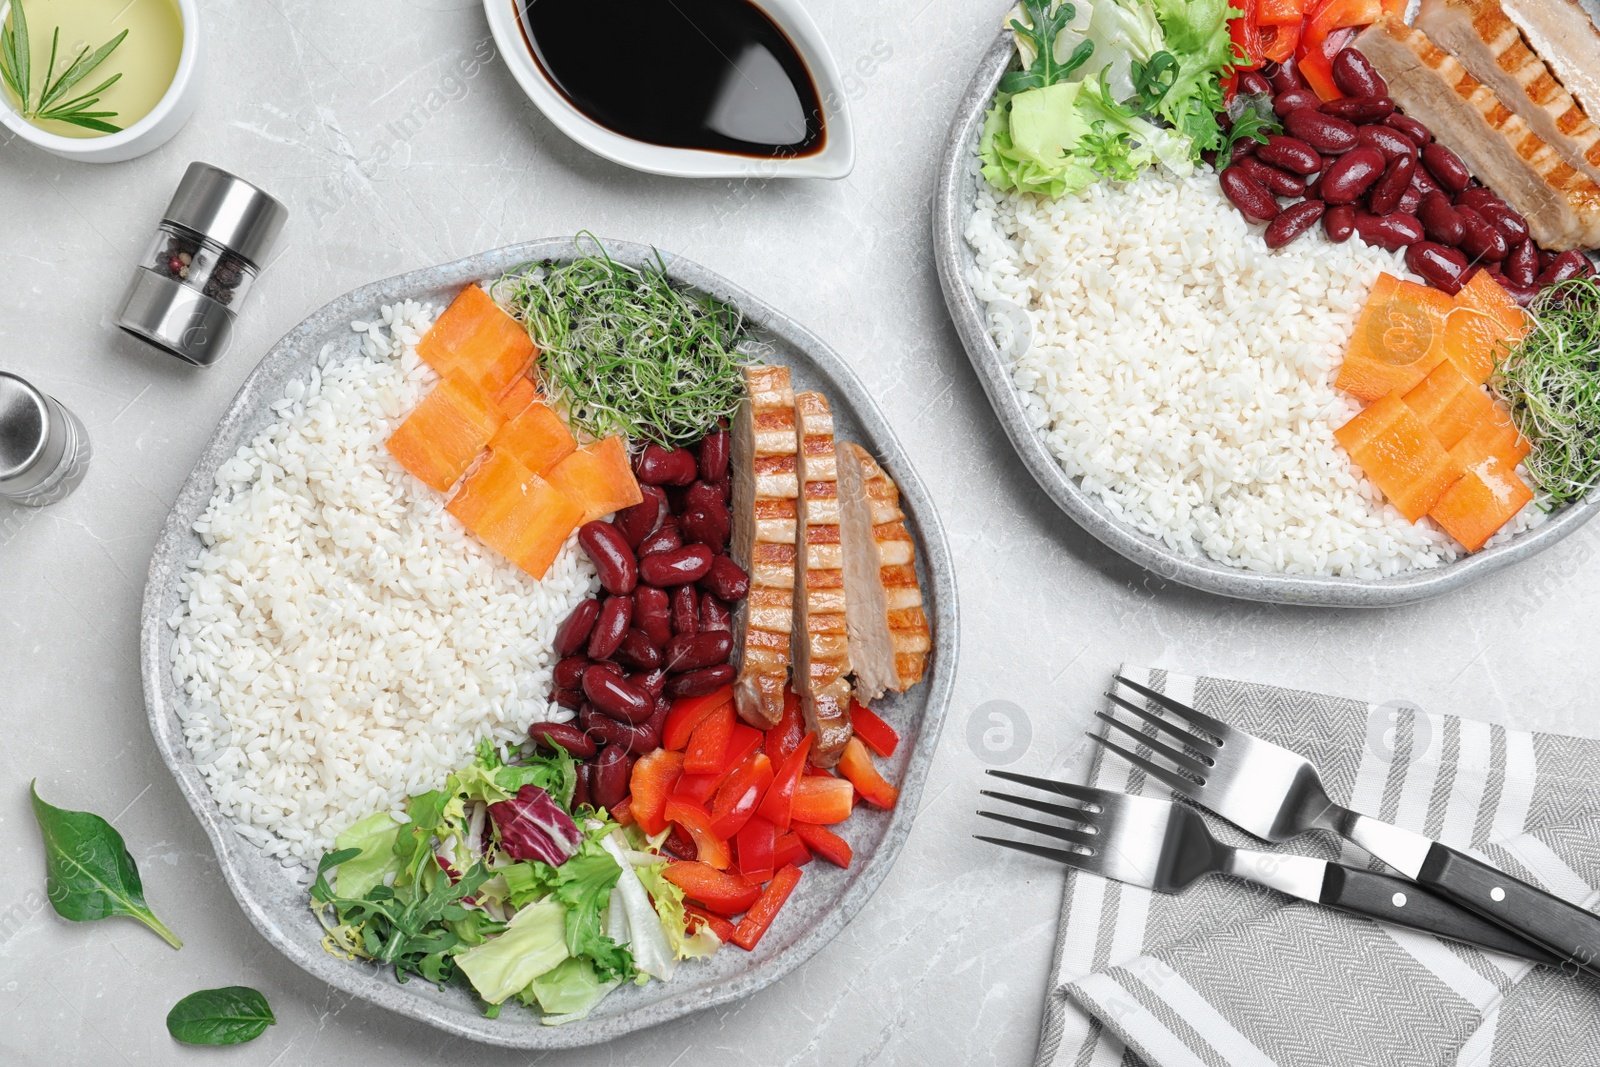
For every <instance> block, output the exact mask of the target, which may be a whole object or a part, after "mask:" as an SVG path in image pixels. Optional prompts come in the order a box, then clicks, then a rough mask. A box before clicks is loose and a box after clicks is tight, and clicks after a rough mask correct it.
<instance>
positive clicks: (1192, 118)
mask: <svg viewBox="0 0 1600 1067" xmlns="http://www.w3.org/2000/svg"><path fill="white" fill-rule="evenodd" d="M1151 2H1152V3H1153V4H1154V5H1155V9H1156V17H1157V18H1159V19H1160V20H1161V28H1162V30H1163V31H1164V32H1165V34H1166V49H1167V51H1168V52H1170V53H1171V54H1172V57H1173V59H1174V60H1175V61H1176V68H1175V69H1173V70H1172V71H1171V81H1170V82H1169V83H1167V84H1166V88H1165V90H1164V91H1163V92H1162V93H1161V96H1160V98H1159V99H1157V100H1155V101H1153V103H1152V105H1151V106H1149V107H1147V110H1149V111H1150V112H1151V113H1152V114H1155V115H1159V116H1160V117H1161V118H1163V119H1165V120H1166V121H1167V122H1169V123H1171V125H1172V127H1173V128H1174V129H1176V130H1177V131H1178V132H1179V133H1180V134H1182V135H1183V136H1185V137H1187V138H1188V139H1189V141H1190V143H1191V146H1192V149H1191V151H1192V153H1193V155H1194V158H1196V159H1198V158H1200V153H1201V152H1204V151H1206V150H1207V149H1216V148H1220V147H1221V146H1222V127H1221V126H1220V125H1219V124H1218V122H1217V113H1218V112H1220V111H1222V110H1223V108H1224V107H1225V106H1226V105H1225V103H1224V101H1223V96H1222V74H1223V72H1224V71H1226V70H1227V69H1228V68H1230V67H1231V66H1232V65H1233V60H1234V54H1233V39H1232V38H1231V37H1229V36H1228V18H1229V16H1230V15H1233V14H1238V15H1242V14H1243V12H1242V11H1237V10H1236V9H1233V8H1230V7H1229V6H1228V0H1151ZM1165 77H1166V75H1165V73H1163V74H1162V79H1163V81H1164V80H1165Z"/></svg>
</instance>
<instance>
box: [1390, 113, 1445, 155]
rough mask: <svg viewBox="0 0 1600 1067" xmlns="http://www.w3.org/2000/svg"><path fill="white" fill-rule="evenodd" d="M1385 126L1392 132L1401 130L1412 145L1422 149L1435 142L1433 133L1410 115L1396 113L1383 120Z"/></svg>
mask: <svg viewBox="0 0 1600 1067" xmlns="http://www.w3.org/2000/svg"><path fill="white" fill-rule="evenodd" d="M1383 124H1384V125H1385V126H1387V127H1389V128H1390V129H1391V130H1399V131H1400V132H1401V133H1403V134H1405V135H1406V137H1407V138H1408V139H1409V140H1410V141H1411V143H1412V144H1414V145H1416V146H1417V147H1418V148H1422V147H1423V146H1424V145H1426V144H1427V143H1428V142H1429V141H1431V140H1433V131H1432V130H1430V129H1428V127H1426V126H1424V125H1423V124H1422V123H1420V122H1418V121H1417V120H1416V119H1414V118H1412V117H1411V116H1410V115H1402V114H1400V112H1398V111H1396V112H1395V113H1394V114H1393V115H1390V116H1389V117H1388V118H1386V119H1384V120H1383Z"/></svg>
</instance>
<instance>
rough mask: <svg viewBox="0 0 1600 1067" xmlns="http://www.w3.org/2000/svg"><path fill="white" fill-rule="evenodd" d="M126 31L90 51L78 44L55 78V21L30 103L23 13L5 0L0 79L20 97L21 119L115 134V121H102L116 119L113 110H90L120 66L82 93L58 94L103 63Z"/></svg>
mask: <svg viewBox="0 0 1600 1067" xmlns="http://www.w3.org/2000/svg"><path fill="white" fill-rule="evenodd" d="M127 36H128V31H127V30H123V31H122V32H121V33H119V34H117V35H116V36H115V37H113V38H112V39H111V40H109V41H107V42H106V43H105V44H103V45H101V46H100V47H99V48H96V49H94V51H92V52H91V51H90V50H89V46H88V45H84V46H83V49H82V50H81V51H79V52H78V54H77V56H75V57H74V58H73V60H72V62H70V63H68V64H67V67H66V69H65V70H63V71H62V72H61V75H60V77H57V76H56V53H57V51H58V50H59V49H60V46H61V27H60V26H57V27H56V31H55V34H54V35H53V36H52V37H51V38H50V65H49V67H48V68H46V70H45V72H44V85H43V86H42V87H41V89H40V91H39V99H38V101H37V102H35V101H34V99H33V69H32V64H33V52H32V46H31V44H30V43H29V41H28V16H27V13H26V12H25V11H24V10H23V8H22V0H11V22H10V25H6V26H0V78H3V79H4V81H5V83H6V85H7V87H9V88H10V90H11V91H12V92H13V93H15V94H17V99H18V100H20V101H21V102H22V108H21V114H22V117H23V118H25V119H31V120H33V121H35V122H65V123H68V124H69V125H72V126H81V127H83V128H84V129H87V130H95V131H98V132H100V133H118V132H120V131H121V129H122V127H121V126H115V125H113V124H111V123H109V122H107V121H105V120H106V119H112V118H116V117H117V113H116V112H115V111H94V110H92V109H93V107H94V106H95V105H96V104H98V103H99V102H100V94H101V93H103V92H105V91H106V90H107V89H109V88H111V87H112V86H113V85H115V84H116V83H117V82H118V81H119V80H121V78H122V74H121V72H120V71H119V72H118V73H116V74H113V75H112V76H111V77H109V78H107V79H106V80H105V81H103V82H101V83H100V84H99V85H97V86H95V87H94V88H93V89H90V90H89V91H88V92H86V93H79V94H78V95H77V96H74V97H72V98H71V99H63V97H65V96H66V95H67V90H69V89H71V88H72V87H73V86H75V85H77V84H78V83H79V82H81V81H83V79H84V78H85V77H87V76H88V74H89V72H90V71H92V70H94V69H95V68H96V67H98V66H99V65H100V64H102V63H104V62H105V61H106V57H108V56H109V55H111V53H112V52H115V51H116V50H117V46H118V45H120V44H121V43H122V41H123V39H124V38H126V37H127Z"/></svg>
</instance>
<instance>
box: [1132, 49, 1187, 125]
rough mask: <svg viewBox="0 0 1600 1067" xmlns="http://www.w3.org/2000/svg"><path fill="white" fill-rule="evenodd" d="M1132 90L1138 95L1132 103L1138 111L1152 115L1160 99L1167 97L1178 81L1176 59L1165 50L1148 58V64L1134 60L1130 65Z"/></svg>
mask: <svg viewBox="0 0 1600 1067" xmlns="http://www.w3.org/2000/svg"><path fill="white" fill-rule="evenodd" d="M1132 76H1133V88H1134V91H1135V92H1136V93H1137V94H1138V95H1137V96H1136V97H1135V98H1134V100H1133V101H1132V103H1133V105H1134V106H1135V107H1137V108H1138V109H1139V110H1140V111H1144V112H1149V113H1152V114H1153V113H1154V112H1155V109H1156V105H1157V104H1158V103H1160V102H1161V98H1162V97H1163V96H1166V95H1167V91H1168V90H1169V89H1171V88H1172V86H1173V84H1174V83H1175V82H1176V81H1177V79H1178V59H1177V57H1176V56H1174V55H1173V54H1172V53H1171V52H1168V51H1167V50H1166V49H1162V50H1161V51H1159V52H1157V53H1155V54H1154V55H1152V56H1151V57H1150V62H1148V63H1141V62H1139V60H1137V59H1135V60H1134V61H1133V64H1132Z"/></svg>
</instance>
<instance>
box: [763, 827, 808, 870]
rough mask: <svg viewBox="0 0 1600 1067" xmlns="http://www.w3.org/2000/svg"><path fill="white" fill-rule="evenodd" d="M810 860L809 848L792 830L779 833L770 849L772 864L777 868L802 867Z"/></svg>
mask: <svg viewBox="0 0 1600 1067" xmlns="http://www.w3.org/2000/svg"><path fill="white" fill-rule="evenodd" d="M810 862H811V850H810V849H809V848H807V847H806V843H805V842H804V841H802V840H800V835H798V834H796V833H794V832H793V831H791V832H789V833H787V834H779V835H778V841H777V844H776V845H774V846H773V850H772V865H773V866H774V867H778V868H780V869H781V868H784V867H803V866H805V865H806V864H808V863H810Z"/></svg>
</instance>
